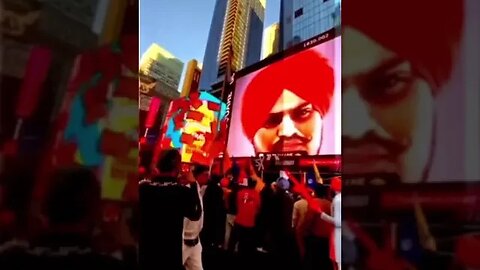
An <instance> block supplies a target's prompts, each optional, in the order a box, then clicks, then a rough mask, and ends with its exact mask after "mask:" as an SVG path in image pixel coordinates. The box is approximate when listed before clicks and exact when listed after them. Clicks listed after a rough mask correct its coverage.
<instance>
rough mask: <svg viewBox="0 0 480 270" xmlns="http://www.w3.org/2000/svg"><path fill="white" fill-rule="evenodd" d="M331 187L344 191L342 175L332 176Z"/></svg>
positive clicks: (337, 190) (336, 190)
mask: <svg viewBox="0 0 480 270" xmlns="http://www.w3.org/2000/svg"><path fill="white" fill-rule="evenodd" d="M330 188H331V189H332V190H333V191H335V192H341V191H342V178H340V176H336V177H334V178H332V180H331V182H330Z"/></svg>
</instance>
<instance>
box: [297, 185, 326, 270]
mask: <svg viewBox="0 0 480 270" xmlns="http://www.w3.org/2000/svg"><path fill="white" fill-rule="evenodd" d="M327 191H328V188H327V187H325V186H323V185H319V186H317V187H316V188H315V191H314V192H313V194H314V196H315V200H316V201H317V202H318V204H319V205H320V207H321V209H324V212H325V213H326V214H327V215H331V211H330V209H331V203H330V201H328V200H327ZM298 207H306V208H307V209H305V208H304V209H299V210H300V211H299V212H300V215H301V216H300V217H297V220H296V222H297V223H296V224H295V230H296V231H297V237H298V240H297V241H298V242H303V245H304V246H303V247H302V248H304V249H305V256H304V267H305V269H308V270H314V269H325V270H333V265H332V261H331V260H330V257H329V255H330V235H331V232H332V230H333V226H332V225H331V224H330V223H328V222H326V221H324V220H323V219H321V218H320V216H319V215H318V213H316V212H315V211H313V210H312V209H310V208H308V206H306V205H305V204H304V203H302V204H301V205H298ZM305 210H306V211H305Z"/></svg>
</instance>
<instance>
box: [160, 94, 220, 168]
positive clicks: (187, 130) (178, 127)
mask: <svg viewBox="0 0 480 270" xmlns="http://www.w3.org/2000/svg"><path fill="white" fill-rule="evenodd" d="M226 110H227V108H226V105H225V103H223V102H221V101H220V99H218V98H216V97H215V96H213V95H211V94H209V93H207V92H200V96H199V98H198V102H190V101H189V100H187V99H186V98H181V99H178V100H174V101H172V102H171V104H170V109H169V112H168V114H167V118H166V121H165V125H166V126H165V133H164V134H163V137H162V141H161V146H162V147H161V148H162V149H171V148H174V149H178V150H179V151H180V154H181V155H182V162H185V163H196V164H201V165H209V164H210V161H211V158H210V157H209V151H210V148H211V146H212V144H213V142H214V141H215V139H216V137H217V134H218V133H219V130H220V124H219V123H220V122H221V121H222V120H223V119H224V118H225V114H226Z"/></svg>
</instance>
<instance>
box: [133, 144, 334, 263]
mask: <svg viewBox="0 0 480 270" xmlns="http://www.w3.org/2000/svg"><path fill="white" fill-rule="evenodd" d="M154 164H156V166H154V168H153V170H152V171H151V172H150V173H149V174H148V176H146V177H145V179H143V180H142V181H141V182H140V217H141V218H140V219H141V220H140V224H141V228H140V239H139V251H140V252H139V254H140V257H139V259H140V266H141V269H172V270H175V269H179V270H180V269H186V270H201V269H207V270H210V269H237V268H238V269H245V268H248V269H265V267H268V268H272V269H306V270H307V269H340V265H339V262H340V256H337V254H339V253H338V252H339V250H340V246H339V245H338V247H337V246H336V245H335V243H334V242H335V234H338V236H339V235H340V234H339V233H340V231H339V230H340V222H339V221H340V220H341V218H340V210H338V209H339V208H336V207H339V206H340V188H339V187H340V185H338V184H337V185H331V186H332V187H330V186H327V185H323V184H317V185H313V186H312V187H311V188H307V187H306V186H304V188H305V190H307V191H308V193H309V196H308V197H306V196H304V194H303V196H300V195H299V194H302V192H298V187H296V185H298V183H297V184H295V181H292V180H291V179H289V176H287V175H286V174H285V173H284V172H281V171H280V172H273V173H265V174H264V175H263V176H264V177H263V179H262V178H260V177H259V176H258V175H257V174H256V172H255V170H254V169H253V167H252V166H250V167H249V166H246V167H245V168H240V167H239V166H236V165H235V164H234V166H233V167H232V168H231V169H230V170H229V171H228V172H227V174H226V175H223V176H221V175H216V174H215V173H210V171H209V168H208V167H204V166H192V167H182V164H181V157H180V154H179V153H178V152H177V151H175V150H167V151H163V152H161V153H160V155H159V158H158V160H157V161H156V162H154ZM337 182H338V179H337ZM301 185H304V184H301ZM335 186H336V187H337V188H335ZM312 199H313V201H312ZM332 199H333V202H332ZM312 204H315V205H316V206H317V207H311V206H312ZM320 209H321V210H320ZM335 209H337V210H336V211H335ZM335 228H337V229H338V232H335V231H336V229H335ZM336 252H337V253H336ZM222 258H228V259H222ZM262 260H263V262H262ZM263 263H265V265H263ZM222 264H223V265H222ZM225 264H227V265H225Z"/></svg>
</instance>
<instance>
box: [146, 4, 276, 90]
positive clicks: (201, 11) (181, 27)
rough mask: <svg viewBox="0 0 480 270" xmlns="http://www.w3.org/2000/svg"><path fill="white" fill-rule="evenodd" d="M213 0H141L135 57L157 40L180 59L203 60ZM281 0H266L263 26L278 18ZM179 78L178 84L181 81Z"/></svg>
mask: <svg viewBox="0 0 480 270" xmlns="http://www.w3.org/2000/svg"><path fill="white" fill-rule="evenodd" d="M215 1H216V0H141V1H140V51H139V53H140V54H139V57H140V56H141V55H142V54H143V53H144V52H145V51H146V50H147V49H148V47H149V46H150V44H152V43H157V44H159V45H160V46H162V47H163V48H165V49H166V50H167V51H169V52H170V53H172V54H173V55H174V56H175V57H177V58H178V59H180V60H181V61H182V62H183V63H184V71H183V73H185V68H186V65H187V62H188V61H190V60H191V59H196V60H198V61H199V62H203V55H204V53H205V47H206V46H207V39H208V32H209V30H210V23H211V21H212V16H213V10H214V8H215ZM280 1H281V0H267V8H266V11H265V22H264V26H265V27H267V26H269V25H271V24H272V23H275V22H278V18H279V14H280ZM183 77H184V74H182V78H181V80H180V88H181V87H182V84H183Z"/></svg>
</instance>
